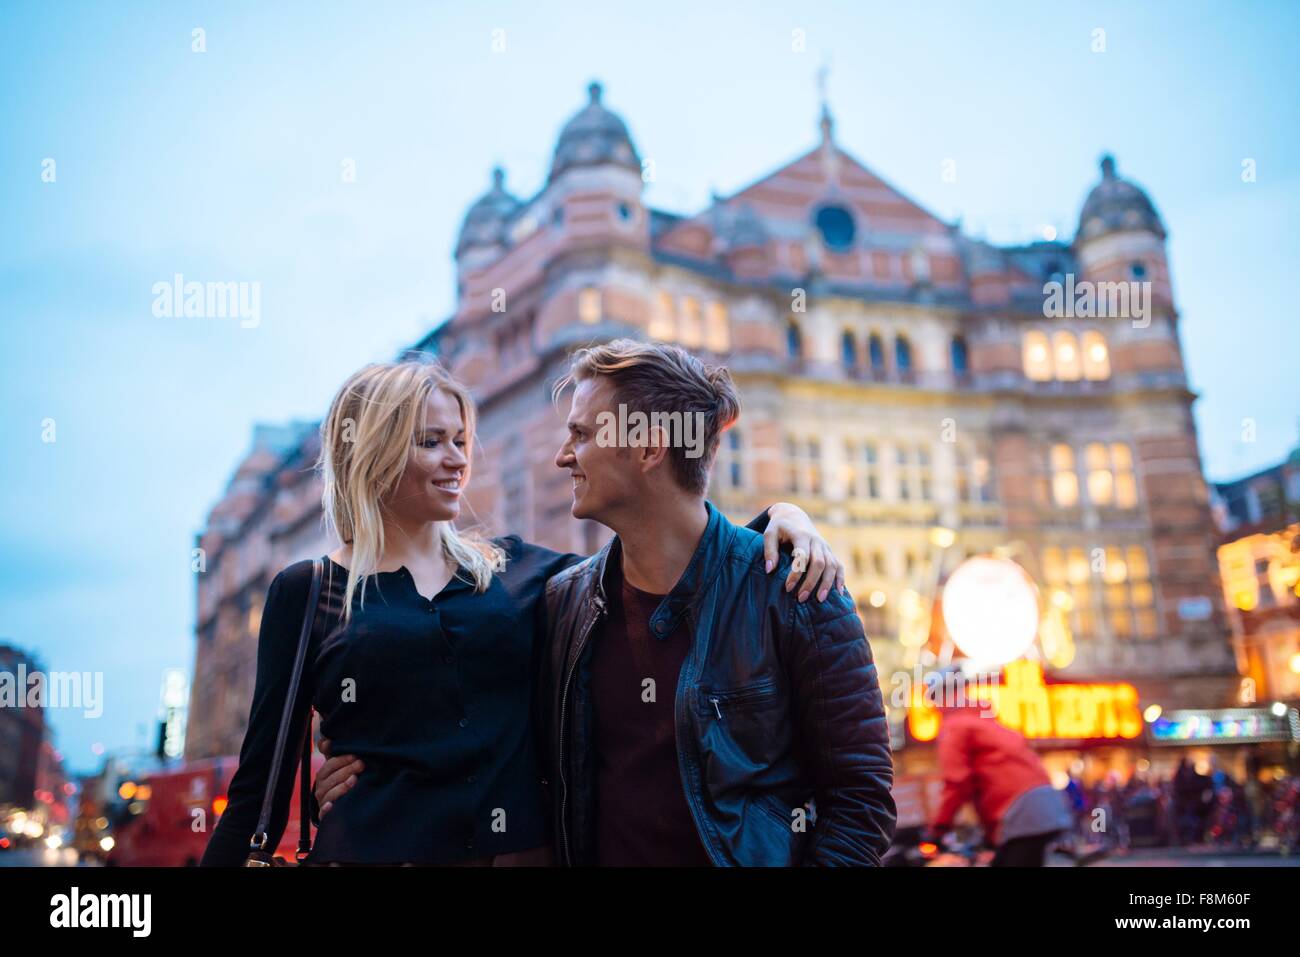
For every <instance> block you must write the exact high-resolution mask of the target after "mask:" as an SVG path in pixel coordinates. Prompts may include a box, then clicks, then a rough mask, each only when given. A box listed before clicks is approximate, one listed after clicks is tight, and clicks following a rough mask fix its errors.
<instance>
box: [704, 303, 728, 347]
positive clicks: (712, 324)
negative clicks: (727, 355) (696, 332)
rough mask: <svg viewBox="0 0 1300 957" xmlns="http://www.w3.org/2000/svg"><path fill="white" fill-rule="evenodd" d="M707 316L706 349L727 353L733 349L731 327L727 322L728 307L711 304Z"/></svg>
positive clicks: (705, 330)
mask: <svg viewBox="0 0 1300 957" xmlns="http://www.w3.org/2000/svg"><path fill="white" fill-rule="evenodd" d="M705 316H706V321H705V325H704V347H705V348H706V349H708V350H709V351H710V352H726V351H727V350H728V349H730V348H731V326H730V324H729V323H728V322H727V307H726V306H724V305H723V304H722V303H720V302H711V303H709V308H708V310H707V312H706V313H705Z"/></svg>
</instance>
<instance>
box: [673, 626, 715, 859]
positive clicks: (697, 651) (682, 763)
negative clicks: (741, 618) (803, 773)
mask: <svg viewBox="0 0 1300 957" xmlns="http://www.w3.org/2000/svg"><path fill="white" fill-rule="evenodd" d="M686 626H687V633H688V634H689V635H690V636H691V653H690V656H689V657H688V659H687V660H686V662H685V663H683V665H682V670H681V675H680V676H679V678H678V679H677V700H676V702H675V704H676V708H675V709H674V718H673V728H674V731H675V734H676V738H677V771H678V774H679V776H680V777H681V779H682V790H683V791H684V792H685V794H686V807H687V808H688V809H689V810H690V812H691V819H692V820H693V821H694V822H695V832H696V834H698V835H699V838H700V844H701V845H702V846H703V847H704V853H705V854H707V855H709V860H710V861H712V862H713V866H714V867H721V866H722V862H721V861H720V860H719V859H718V855H717V854H716V853H714V849H713V845H712V844H711V843H710V841H709V839H708V838H707V837H706V836H705V830H704V828H703V827H702V826H701V825H700V821H701V819H702V816H703V812H702V811H701V810H700V807H699V803H698V802H697V801H696V799H695V794H694V792H693V791H692V789H691V785H690V780H691V779H690V777H689V776H688V775H687V773H686V762H687V754H686V750H685V749H684V748H683V747H682V733H681V729H682V726H683V725H682V721H683V717H684V715H685V714H686V711H687V708H686V704H685V700H686V699H685V695H684V694H683V689H684V688H685V687H686V685H687V684H688V683H690V682H693V681H695V679H696V678H697V677H698V674H695V673H692V674H690V675H689V677H688V675H687V672H688V671H694V670H697V669H695V665H696V664H697V663H698V662H700V661H702V660H703V657H704V654H705V653H706V652H707V650H708V649H707V648H704V647H697V645H696V642H695V626H696V621H695V617H694V615H692V614H691V612H690V611H687V612H686ZM704 640H705V641H706V642H707V641H708V638H707V637H706V638H705V639H704ZM710 700H711V702H712V704H713V707H714V708H715V709H716V710H717V712H718V717H722V710H721V708H720V707H719V705H718V699H717V697H716V696H715V697H713V698H711V699H710ZM692 757H694V755H692Z"/></svg>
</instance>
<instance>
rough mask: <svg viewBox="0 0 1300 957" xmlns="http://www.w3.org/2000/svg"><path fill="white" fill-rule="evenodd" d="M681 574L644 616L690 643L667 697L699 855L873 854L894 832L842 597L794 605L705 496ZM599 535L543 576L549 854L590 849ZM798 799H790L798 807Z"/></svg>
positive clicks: (748, 540) (863, 656) (835, 861)
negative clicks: (595, 547)
mask: <svg viewBox="0 0 1300 957" xmlns="http://www.w3.org/2000/svg"><path fill="white" fill-rule="evenodd" d="M708 511H709V522H708V526H707V527H706V528H705V531H704V535H703V537H702V538H701V539H700V544H699V547H698V548H697V549H696V552H695V556H694V557H693V558H692V559H691V562H690V565H689V566H688V567H687V569H686V572H685V573H684V574H683V575H682V577H681V580H680V581H679V582H678V583H677V585H676V586H675V587H674V588H673V590H672V591H671V592H670V593H669V594H668V596H667V597H666V598H665V599H664V600H663V602H662V604H661V605H660V606H659V608H658V610H657V611H656V612H655V613H654V615H653V616H652V617H651V619H650V621H651V629H652V630H653V631H654V632H655V633H657V634H669V633H671V632H672V630H673V628H674V627H675V624H676V622H677V621H678V619H679V618H681V617H682V616H685V617H686V622H687V627H688V628H689V629H690V631H691V634H692V647H691V650H690V652H688V654H687V658H686V661H685V663H684V664H683V665H682V671H681V678H680V681H679V683H678V687H677V694H676V728H677V751H678V761H679V770H680V773H681V780H682V784H683V787H684V789H685V792H686V802H687V805H688V806H689V807H690V809H691V815H692V817H693V818H694V820H695V826H696V829H697V830H698V831H699V836H700V840H701V842H702V843H703V844H704V847H705V849H706V850H707V851H708V854H709V857H710V858H711V859H712V860H713V862H714V864H716V865H719V866H723V865H769V866H771V865H775V866H785V865H793V864H811V865H875V864H878V863H879V862H880V857H881V855H882V854H883V853H884V852H885V850H886V848H888V846H889V843H890V841H891V839H892V837H893V833H894V823H895V820H896V810H895V807H894V800H893V797H892V796H891V794H890V788H891V786H892V784H893V765H892V760H891V755H890V750H889V731H888V727H887V724H886V720H885V713H884V708H883V705H882V701H881V695H880V687H879V684H878V682H877V678H876V668H875V664H874V663H873V662H872V658H871V648H870V646H869V645H868V644H867V641H866V637H865V636H864V635H863V632H862V623H861V621H860V620H859V618H858V616H857V613H856V611H855V609H854V606H853V603H852V601H851V600H850V599H849V598H848V597H847V596H844V595H840V594H838V593H832V594H831V595H830V596H828V598H827V600H826V601H825V602H818V601H817V599H816V596H813V597H811V598H809V600H808V601H807V602H805V603H803V604H800V603H798V601H797V600H796V595H795V594H787V593H786V592H785V591H784V588H783V583H784V581H785V573H786V572H788V570H789V565H790V559H789V557H788V556H787V555H783V556H782V560H781V566H780V567H779V568H778V569H777V570H776V572H774V573H773V574H771V575H769V574H767V573H766V572H765V570H764V567H763V566H764V557H763V539H762V536H761V535H759V534H757V533H756V532H754V531H751V530H750V529H748V528H739V527H737V526H735V525H733V524H731V522H729V521H727V519H726V518H724V517H723V516H722V514H721V513H720V512H718V511H717V510H716V509H715V508H714V507H713V506H712V505H708ZM619 548H620V544H619V540H618V539H617V538H614V539H613V540H612V541H611V542H610V543H609V544H608V545H606V546H605V548H604V549H602V550H601V551H600V552H599V553H597V554H596V555H593V556H592V557H591V558H589V559H587V560H586V561H583V562H580V563H579V564H577V565H574V566H573V567H571V568H568V569H566V570H565V571H563V572H560V573H559V574H557V575H555V576H554V577H553V578H552V579H551V580H550V581H549V582H548V583H547V586H546V616H547V619H548V622H549V626H550V641H551V645H550V654H549V655H548V656H547V660H546V668H547V671H546V684H547V687H548V689H549V690H548V694H549V697H548V700H549V713H548V714H547V716H546V719H547V720H546V724H547V733H548V736H549V742H548V749H547V750H548V757H549V759H550V761H551V774H550V785H551V788H552V801H553V805H554V815H555V839H556V845H557V848H558V854H559V860H560V861H561V862H562V863H565V864H570V865H585V864H591V863H592V862H593V860H594V856H595V854H594V847H593V845H594V836H593V835H594V821H595V817H594V813H593V812H594V800H595V795H594V785H593V781H594V773H593V758H592V748H591V742H592V703H591V694H590V690H591V683H590V662H591V648H592V641H591V639H592V637H593V634H594V633H595V632H596V629H597V626H598V624H599V622H600V619H601V617H602V616H603V615H604V612H605V609H606V607H607V602H606V598H605V569H606V567H607V565H608V563H609V562H611V561H619V560H620V558H619ZM806 806H807V808H808V809H809V810H811V811H812V813H809V810H805V807H806Z"/></svg>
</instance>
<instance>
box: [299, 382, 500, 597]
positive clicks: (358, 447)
mask: <svg viewBox="0 0 1300 957" xmlns="http://www.w3.org/2000/svg"><path fill="white" fill-rule="evenodd" d="M434 389H441V390H443V391H444V392H447V393H449V394H450V395H451V396H453V397H454V398H455V399H456V403H457V405H459V406H460V412H461V416H462V418H463V419H464V425H465V450H466V459H467V460H468V459H469V457H470V452H471V450H472V449H473V447H474V426H475V422H476V416H475V410H474V401H473V399H472V398H471V397H470V394H469V391H468V390H467V389H466V388H465V387H464V386H463V385H461V384H460V383H459V382H457V381H456V380H455V379H454V378H452V376H451V374H450V373H448V372H447V370H446V369H444V368H443V367H442V366H441V365H438V364H437V363H436V362H431V361H428V360H415V359H404V360H401V361H399V362H376V363H373V364H372V365H368V366H366V367H365V368H363V369H361V370H360V371H359V372H356V373H354V374H353V375H352V376H351V377H350V378H349V379H348V381H347V382H345V383H343V387H342V388H341V389H339V391H338V394H337V395H336V396H335V397H334V401H333V402H331V403H330V410H329V414H328V415H327V416H326V417H325V421H324V422H322V423H321V428H320V432H321V444H320V461H319V462H318V463H317V466H318V468H320V470H321V474H322V478H323V479H324V486H325V491H324V494H323V495H322V496H321V504H322V506H323V508H324V512H325V515H326V517H327V519H328V521H329V523H330V525H331V526H332V529H333V532H334V534H336V535H337V536H338V538H339V540H340V541H342V542H343V543H344V544H347V545H351V546H352V558H351V559H350V560H349V562H348V581H347V588H346V590H345V591H344V600H343V614H344V617H345V620H346V619H347V618H350V617H351V614H352V596H353V595H354V594H355V593H356V591H357V588H358V587H360V589H361V603H362V604H363V605H364V603H365V597H366V584H365V580H366V577H367V576H368V575H371V574H373V573H375V572H376V571H378V569H379V561H380V558H381V557H382V556H383V554H384V523H383V514H384V502H385V500H386V499H387V497H388V496H389V495H391V494H392V492H393V490H394V489H396V488H397V482H398V480H399V479H400V478H401V477H402V472H403V471H404V470H405V469H406V463H407V461H408V460H409V459H410V455H411V450H412V448H414V445H415V436H416V431H417V429H418V428H419V427H420V426H421V423H422V421H423V416H424V403H425V400H426V399H427V398H428V396H429V394H430V393H431V392H432V391H433V390H434ZM469 473H470V466H469V462H468V461H467V462H466V465H465V472H464V474H463V476H462V477H461V487H462V488H464V487H465V486H466V485H467V484H468V482H469ZM437 525H438V531H439V534H440V536H441V539H442V552H443V554H444V555H445V556H446V557H447V559H448V560H450V561H451V562H453V563H455V564H456V565H457V566H460V565H463V566H464V567H465V568H466V569H467V570H468V571H469V573H470V575H471V577H472V579H473V585H474V590H475V591H478V592H483V591H486V590H487V588H488V585H490V584H491V583H492V573H493V572H499V571H501V570H502V569H503V568H504V567H505V554H504V553H503V552H502V551H501V549H499V548H497V547H496V546H495V545H493V544H491V543H490V542H486V541H483V540H482V539H480V538H479V537H478V536H476V535H472V534H462V533H460V532H457V531H456V528H455V527H454V526H453V525H452V523H451V522H438V523H437Z"/></svg>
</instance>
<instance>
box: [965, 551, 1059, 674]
mask: <svg viewBox="0 0 1300 957" xmlns="http://www.w3.org/2000/svg"><path fill="white" fill-rule="evenodd" d="M943 619H944V623H945V624H946V625H947V627H948V633H949V634H950V635H951V636H952V640H953V644H955V645H956V646H957V647H958V648H959V649H960V650H961V652H962V653H963V654H964V655H966V657H968V658H971V659H973V660H975V661H978V662H980V663H983V664H989V665H1001V664H1006V663H1007V662H1009V661H1014V660H1015V659H1017V658H1019V657H1020V656H1021V655H1023V654H1024V653H1025V652H1026V651H1028V650H1029V646H1030V645H1032V644H1033V643H1034V637H1035V636H1036V635H1037V634H1038V589H1037V588H1036V587H1035V585H1034V583H1033V582H1032V581H1031V580H1030V578H1029V576H1028V575H1027V574H1026V573H1025V570H1024V569H1023V568H1021V567H1020V566H1019V565H1017V564H1016V563H1015V562H1013V561H1011V560H1010V559H1007V558H991V557H988V556H984V555H977V556H975V557H974V558H968V559H967V560H966V561H964V562H962V563H961V564H960V565H958V566H957V568H956V570H955V571H954V572H953V573H952V575H951V576H950V577H949V579H948V584H947V585H945V586H944V589H943Z"/></svg>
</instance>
